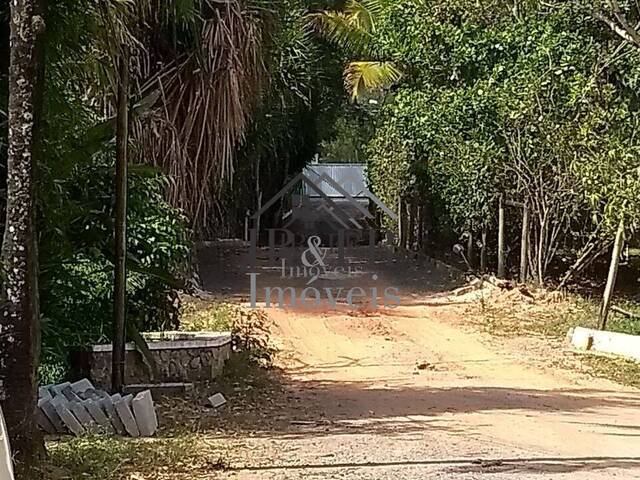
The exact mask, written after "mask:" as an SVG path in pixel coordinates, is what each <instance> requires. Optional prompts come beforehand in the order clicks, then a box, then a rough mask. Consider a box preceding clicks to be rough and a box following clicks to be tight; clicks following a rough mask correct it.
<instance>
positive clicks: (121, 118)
mask: <svg viewBox="0 0 640 480" xmlns="http://www.w3.org/2000/svg"><path fill="white" fill-rule="evenodd" d="M119 60H120V65H119V75H118V76H119V81H118V111H117V117H116V124H117V126H116V212H115V216H116V218H115V282H114V290H113V291H114V294H113V298H114V322H113V323H114V335H113V355H112V366H111V389H112V390H113V392H114V393H115V392H120V391H122V386H123V384H124V359H125V338H126V336H125V332H126V316H127V270H126V260H127V146H128V143H129V52H128V50H127V49H126V47H122V55H121V56H120V59H119Z"/></svg>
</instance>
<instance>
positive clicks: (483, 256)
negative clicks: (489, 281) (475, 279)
mask: <svg viewBox="0 0 640 480" xmlns="http://www.w3.org/2000/svg"><path fill="white" fill-rule="evenodd" d="M480 271H481V272H482V273H484V272H486V271H487V229H486V228H483V229H482V248H481V249H480Z"/></svg>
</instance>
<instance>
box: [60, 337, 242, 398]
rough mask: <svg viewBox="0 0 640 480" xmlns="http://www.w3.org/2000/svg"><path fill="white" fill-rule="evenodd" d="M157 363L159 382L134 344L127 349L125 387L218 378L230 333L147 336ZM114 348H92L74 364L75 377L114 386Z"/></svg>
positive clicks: (99, 385) (227, 354)
mask: <svg viewBox="0 0 640 480" xmlns="http://www.w3.org/2000/svg"><path fill="white" fill-rule="evenodd" d="M144 336H145V338H146V340H147V342H148V344H149V349H150V350H151V355H152V357H153V358H154V359H155V361H156V365H157V368H158V378H152V375H151V370H150V369H149V367H148V366H147V365H146V364H145V362H144V361H143V357H142V355H141V354H140V352H138V351H137V350H136V348H135V346H134V344H133V343H130V344H127V345H126V355H125V384H136V383H159V382H201V381H207V380H213V379H214V378H216V376H218V375H219V374H220V373H221V372H222V370H223V368H224V364H225V362H226V361H227V360H228V359H229V357H230V355H231V334H230V333H228V332H222V333H218V332H161V333H146V334H144ZM111 352H112V346H111V345H93V346H92V347H90V348H89V349H86V350H84V351H81V352H78V353H77V354H76V358H75V359H74V360H73V363H74V365H75V366H76V376H78V377H87V378H89V379H90V380H91V381H92V382H93V383H94V385H96V386H97V387H99V388H105V389H108V388H109V386H110V385H111Z"/></svg>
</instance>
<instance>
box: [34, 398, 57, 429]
mask: <svg viewBox="0 0 640 480" xmlns="http://www.w3.org/2000/svg"><path fill="white" fill-rule="evenodd" d="M41 401H42V400H41ZM45 401H46V400H45ZM36 422H37V423H38V426H39V427H40V428H41V429H42V430H43V431H45V432H46V433H56V427H55V426H54V425H53V423H51V420H49V417H47V415H45V413H44V411H42V409H41V408H40V407H39V406H38V407H36Z"/></svg>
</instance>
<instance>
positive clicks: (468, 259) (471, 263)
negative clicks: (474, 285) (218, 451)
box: [467, 228, 476, 268]
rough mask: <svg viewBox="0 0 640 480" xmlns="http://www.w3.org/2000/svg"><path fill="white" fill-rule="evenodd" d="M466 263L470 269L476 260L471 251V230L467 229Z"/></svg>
mask: <svg viewBox="0 0 640 480" xmlns="http://www.w3.org/2000/svg"><path fill="white" fill-rule="evenodd" d="M467 261H468V262H469V265H470V266H471V268H473V264H474V263H475V262H476V259H475V254H474V251H473V233H472V230H471V228H469V236H468V237H467Z"/></svg>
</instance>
